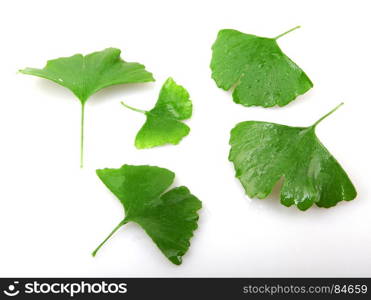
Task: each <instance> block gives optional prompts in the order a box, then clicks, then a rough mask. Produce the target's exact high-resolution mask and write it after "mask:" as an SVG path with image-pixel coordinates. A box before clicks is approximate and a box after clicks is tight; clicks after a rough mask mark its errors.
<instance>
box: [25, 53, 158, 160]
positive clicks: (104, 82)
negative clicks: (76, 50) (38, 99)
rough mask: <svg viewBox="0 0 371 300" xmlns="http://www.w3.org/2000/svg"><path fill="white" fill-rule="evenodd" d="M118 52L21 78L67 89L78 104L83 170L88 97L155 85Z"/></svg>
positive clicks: (70, 60)
mask: <svg viewBox="0 0 371 300" xmlns="http://www.w3.org/2000/svg"><path fill="white" fill-rule="evenodd" d="M120 53H121V51H120V50H119V49H116V48H107V49H105V50H103V51H99V52H94V53H91V54H88V55H85V56H84V55H82V54H76V55H73V56H70V57H61V58H57V59H53V60H49V61H48V62H47V64H46V66H45V67H44V68H43V69H34V68H26V69H23V70H20V72H21V73H23V74H28V75H34V76H38V77H42V78H45V79H49V80H51V81H54V82H55V83H58V84H59V85H62V86H64V87H66V88H68V89H69V90H70V91H71V92H72V93H74V94H75V96H76V97H77V98H78V99H79V100H80V102H81V143H80V163H81V167H82V166H83V146H84V111H85V103H86V101H87V100H88V99H89V97H90V96H91V95H93V94H94V93H96V92H98V91H99V90H101V89H103V88H106V87H108V86H112V85H117V84H124V83H138V82H149V81H154V79H153V76H152V74H151V73H149V72H147V71H146V70H145V68H144V66H143V65H141V64H138V63H131V62H126V61H124V60H123V59H122V58H121V57H120Z"/></svg>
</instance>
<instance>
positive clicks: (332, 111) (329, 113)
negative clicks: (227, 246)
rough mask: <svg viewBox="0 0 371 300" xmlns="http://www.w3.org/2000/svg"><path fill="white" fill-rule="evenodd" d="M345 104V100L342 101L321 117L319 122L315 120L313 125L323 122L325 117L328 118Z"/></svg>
mask: <svg viewBox="0 0 371 300" xmlns="http://www.w3.org/2000/svg"><path fill="white" fill-rule="evenodd" d="M342 105H344V102H341V103H340V104H339V105H338V106H336V107H335V108H334V109H332V110H331V111H330V112H328V113H327V114H325V115H324V116H323V117H322V118H320V119H319V120H318V121H317V122H315V123H314V124H313V125H312V126H311V127H316V126H317V125H318V124H319V123H321V122H322V121H323V120H324V119H326V118H327V117H328V116H329V115H331V114H332V113H334V112H335V111H336V110H337V109H338V108H339V107H340V106H342Z"/></svg>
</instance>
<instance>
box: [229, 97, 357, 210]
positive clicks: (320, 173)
mask: <svg viewBox="0 0 371 300" xmlns="http://www.w3.org/2000/svg"><path fill="white" fill-rule="evenodd" d="M340 105H341V104H340ZM340 105H339V106H340ZM339 106H338V107H339ZM338 107H336V108H335V109H333V110H332V111H331V112H329V113H328V114H326V115H325V116H324V117H322V118H321V119H319V120H318V121H317V122H315V123H314V124H313V125H312V126H309V127H290V126H285V125H280V124H274V123H267V122H258V121H247V122H242V123H239V124H237V125H236V127H235V128H233V129H232V131H231V139H230V145H231V150H230V153H229V160H230V161H232V162H233V164H234V167H235V170H236V177H237V178H238V179H239V180H240V181H241V183H242V185H243V187H244V189H245V191H246V193H247V195H248V196H249V197H250V198H254V197H257V198H260V199H263V198H266V197H267V196H268V195H269V194H270V193H271V192H272V189H273V187H274V185H275V184H276V183H277V182H278V181H279V180H280V179H281V178H283V186H282V189H281V203H282V204H283V205H286V206H291V205H293V204H295V205H296V206H297V207H298V208H299V209H301V210H306V209H308V208H309V207H311V206H312V205H313V204H314V203H315V204H316V205H317V206H319V207H331V206H335V205H336V204H337V203H338V202H340V201H342V200H345V201H349V200H353V199H354V198H355V197H356V195H357V192H356V189H355V187H354V186H353V184H352V182H351V181H350V179H349V177H348V175H347V174H346V173H345V171H344V170H343V168H342V167H341V166H340V164H339V163H338V162H337V161H336V159H335V158H334V157H333V156H332V155H331V154H330V152H329V151H328V150H327V149H326V148H325V147H324V146H323V145H322V143H321V142H320V141H319V140H318V138H317V136H316V134H315V128H316V126H317V125H318V124H319V123H320V122H321V121H322V120H323V119H324V118H326V117H327V116H328V115H330V114H331V113H332V112H334V111H335V110H336V109H337V108H338Z"/></svg>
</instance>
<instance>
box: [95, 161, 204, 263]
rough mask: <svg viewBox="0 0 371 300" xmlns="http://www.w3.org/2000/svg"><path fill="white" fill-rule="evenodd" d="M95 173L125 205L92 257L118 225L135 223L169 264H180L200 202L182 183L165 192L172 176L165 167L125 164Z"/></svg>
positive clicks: (194, 223) (171, 181) (172, 179)
mask: <svg viewBox="0 0 371 300" xmlns="http://www.w3.org/2000/svg"><path fill="white" fill-rule="evenodd" d="M97 175H98V176H99V178H100V179H101V180H102V182H103V183H104V184H105V185H106V186H107V188H108V189H109V190H110V191H111V192H112V193H113V194H114V195H115V196H116V197H117V198H118V199H119V200H120V202H121V204H122V205H123V206H124V209H125V218H124V219H123V220H122V221H121V222H120V223H119V224H118V226H117V227H116V228H115V229H114V230H113V231H112V232H111V233H110V234H109V235H108V237H107V238H106V239H105V240H104V241H103V242H102V243H101V244H100V245H99V246H98V248H97V249H96V250H94V252H93V256H95V255H96V253H97V252H98V250H99V249H100V248H101V247H102V246H103V244H104V243H105V242H106V241H107V240H108V239H109V238H110V237H111V236H112V235H113V234H114V233H115V232H116V231H117V230H118V229H119V228H120V227H121V226H123V225H125V224H126V223H128V222H135V223H137V224H139V225H140V226H141V227H142V228H143V229H144V231H145V232H146V233H147V234H148V235H149V236H150V237H151V239H152V240H153V242H154V243H155V244H156V245H157V247H158V248H159V249H160V250H161V251H162V253H163V254H164V255H165V256H166V257H167V258H168V259H169V260H170V261H171V262H172V263H174V264H176V265H180V264H181V263H182V256H183V255H184V254H185V253H186V252H187V250H188V248H189V246H190V239H191V237H192V236H193V231H194V230H195V229H196V228H197V221H198V214H197V211H198V210H199V209H200V208H201V201H200V200H198V199H197V198H196V197H195V196H193V195H192V194H191V193H190V191H189V190H188V189H187V188H186V187H185V186H181V187H176V188H173V189H171V190H168V191H167V189H168V188H169V187H170V185H171V184H172V183H173V181H174V177H175V174H174V173H173V172H171V171H169V170H167V169H163V168H159V167H153V166H130V165H124V166H122V167H121V168H120V169H101V170H97Z"/></svg>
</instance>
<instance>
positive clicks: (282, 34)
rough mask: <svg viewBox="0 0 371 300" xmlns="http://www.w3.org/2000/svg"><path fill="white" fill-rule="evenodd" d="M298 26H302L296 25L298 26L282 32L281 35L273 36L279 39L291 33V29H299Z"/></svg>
mask: <svg viewBox="0 0 371 300" xmlns="http://www.w3.org/2000/svg"><path fill="white" fill-rule="evenodd" d="M298 28H300V25H299V26H296V27H294V28H291V29H290V30H287V31H285V32H284V33H281V34H280V35H277V36H276V37H275V38H273V39H275V40H277V39H279V38H280V37H283V36H284V35H286V34H288V33H290V32H291V31H294V30H296V29H298Z"/></svg>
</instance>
